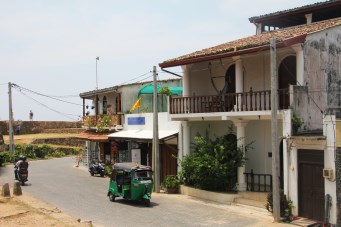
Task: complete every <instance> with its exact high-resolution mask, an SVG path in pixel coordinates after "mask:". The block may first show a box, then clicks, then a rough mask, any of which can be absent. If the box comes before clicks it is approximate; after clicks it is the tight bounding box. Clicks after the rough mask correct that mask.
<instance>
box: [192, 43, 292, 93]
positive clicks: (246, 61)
mask: <svg viewBox="0 0 341 227" xmlns="http://www.w3.org/2000/svg"><path fill="white" fill-rule="evenodd" d="M289 55H295V50H294V49H292V48H281V49H278V51H277V59H278V60H277V65H278V66H279V64H280V63H281V60H282V59H284V58H285V57H286V56H289ZM240 59H241V62H242V66H243V89H244V91H245V92H248V91H250V87H252V90H253V91H263V90H270V86H271V77H270V55H269V52H260V53H257V54H251V55H245V56H244V55H243V56H241V58H240ZM234 63H235V61H234V59H233V58H225V59H221V60H213V61H206V62H201V63H196V64H193V65H191V66H187V67H186V73H187V75H188V76H189V84H190V86H189V90H190V91H189V93H188V94H189V95H196V96H200V95H217V94H218V92H221V91H222V90H223V88H224V85H225V74H226V71H227V70H228V68H229V67H230V66H231V65H233V64H234ZM215 87H216V89H217V90H218V92H217V91H216V89H215Z"/></svg>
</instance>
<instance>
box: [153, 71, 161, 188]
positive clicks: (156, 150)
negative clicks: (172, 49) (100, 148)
mask: <svg viewBox="0 0 341 227" xmlns="http://www.w3.org/2000/svg"><path fill="white" fill-rule="evenodd" d="M156 76H157V73H156V66H154V67H153V79H154V92H153V154H152V159H153V166H152V169H153V171H154V192H156V193H159V192H160V154H159V120H158V109H157V106H158V105H157V83H156Z"/></svg>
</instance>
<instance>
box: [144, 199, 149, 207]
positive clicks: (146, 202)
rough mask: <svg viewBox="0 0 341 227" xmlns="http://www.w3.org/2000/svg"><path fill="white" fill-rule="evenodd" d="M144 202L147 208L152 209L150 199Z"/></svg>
mask: <svg viewBox="0 0 341 227" xmlns="http://www.w3.org/2000/svg"><path fill="white" fill-rule="evenodd" d="M143 202H144V205H145V206H146V207H150V199H145V200H144V201H143Z"/></svg>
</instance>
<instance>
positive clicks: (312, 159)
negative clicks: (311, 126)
mask: <svg viewBox="0 0 341 227" xmlns="http://www.w3.org/2000/svg"><path fill="white" fill-rule="evenodd" d="M323 166H324V152H323V150H298V213H299V216H302V217H306V218H310V219H313V220H317V221H323V216H324V178H323Z"/></svg>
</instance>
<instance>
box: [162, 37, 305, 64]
mask: <svg viewBox="0 0 341 227" xmlns="http://www.w3.org/2000/svg"><path fill="white" fill-rule="evenodd" d="M306 36H307V34H303V35H299V36H295V37H292V38H289V39H286V40H284V41H281V42H277V43H276V47H277V48H281V47H287V46H291V45H294V44H298V43H303V42H304V41H305V38H306ZM269 49H270V46H269V45H263V46H258V47H254V48H249V49H243V50H237V51H234V52H229V53H223V54H216V55H210V56H203V57H197V58H191V59H184V60H179V61H170V62H163V63H160V64H159V66H160V67H161V68H170V67H175V66H182V65H189V64H193V63H199V62H204V61H210V60H216V59H221V58H227V57H233V56H239V55H244V54H250V53H255V52H259V51H265V50H269Z"/></svg>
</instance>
